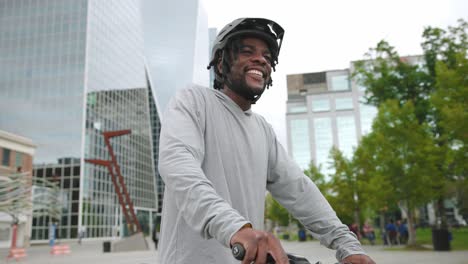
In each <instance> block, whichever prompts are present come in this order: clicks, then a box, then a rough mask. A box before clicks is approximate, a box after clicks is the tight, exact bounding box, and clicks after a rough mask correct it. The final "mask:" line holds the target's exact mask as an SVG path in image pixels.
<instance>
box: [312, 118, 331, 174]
mask: <svg viewBox="0 0 468 264" xmlns="http://www.w3.org/2000/svg"><path fill="white" fill-rule="evenodd" d="M314 132H315V142H314V143H315V161H316V164H317V166H320V165H321V171H322V173H324V174H326V175H329V174H330V173H332V171H331V170H330V168H329V164H328V162H329V158H328V157H329V154H330V149H331V148H332V147H333V131H332V126H331V118H329V117H324V118H316V119H315V120H314Z"/></svg>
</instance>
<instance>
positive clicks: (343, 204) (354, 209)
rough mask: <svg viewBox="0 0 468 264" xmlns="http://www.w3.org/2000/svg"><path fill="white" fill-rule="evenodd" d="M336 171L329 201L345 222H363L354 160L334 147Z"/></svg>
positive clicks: (332, 153)
mask: <svg viewBox="0 0 468 264" xmlns="http://www.w3.org/2000/svg"><path fill="white" fill-rule="evenodd" d="M330 156H331V158H332V162H333V164H332V166H333V167H334V168H335V173H334V174H332V175H331V181H330V193H331V194H330V197H329V199H328V200H329V201H330V204H331V205H332V207H333V209H334V210H335V211H336V214H337V215H338V217H339V218H340V219H341V220H342V221H343V222H345V223H348V224H351V223H356V224H358V225H360V223H361V206H362V201H361V196H360V195H361V194H362V191H363V190H361V188H360V183H359V178H358V174H357V173H356V171H355V167H354V164H353V161H352V160H349V159H347V158H346V157H345V156H344V155H343V153H342V152H341V151H340V150H339V149H337V148H335V147H333V148H332V149H331V150H330Z"/></svg>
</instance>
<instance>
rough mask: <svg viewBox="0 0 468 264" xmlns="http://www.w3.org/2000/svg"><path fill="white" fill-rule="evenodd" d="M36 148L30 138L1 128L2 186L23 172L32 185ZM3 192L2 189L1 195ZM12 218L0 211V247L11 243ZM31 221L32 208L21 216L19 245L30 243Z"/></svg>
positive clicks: (5, 246) (0, 169)
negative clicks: (16, 174)
mask: <svg viewBox="0 0 468 264" xmlns="http://www.w3.org/2000/svg"><path fill="white" fill-rule="evenodd" d="M35 150H36V146H35V145H34V144H33V143H32V141H31V140H30V139H28V138H25V137H21V136H19V135H15V134H11V133H8V132H6V131H2V130H0V186H2V183H3V186H5V185H6V184H7V183H8V182H10V181H12V179H11V176H12V175H13V174H15V173H17V172H22V173H25V174H26V175H25V177H26V179H25V182H26V184H29V187H31V184H32V164H33V157H34V152H35ZM5 182H6V184H5ZM29 189H30V188H29ZM1 194H2V193H1V191H0V197H1ZM29 197H31V194H29ZM1 202H6V201H5V200H4V199H2V200H0V203H1ZM0 205H1V204H0ZM0 208H1V207H0ZM0 210H1V209H0ZM12 220H13V219H12V217H11V216H10V215H9V214H7V213H5V212H1V211H0V248H8V247H9V246H10V244H11V238H12V229H11V223H12ZM31 222H32V209H31V211H30V212H26V213H25V214H23V215H20V216H19V223H18V233H17V246H19V247H24V246H28V245H29V239H30V235H31Z"/></svg>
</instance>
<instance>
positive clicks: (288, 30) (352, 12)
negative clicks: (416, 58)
mask: <svg viewBox="0 0 468 264" xmlns="http://www.w3.org/2000/svg"><path fill="white" fill-rule="evenodd" d="M201 1H202V4H203V6H204V8H205V10H206V12H207V15H208V26H209V27H215V28H217V29H218V30H220V29H221V28H222V27H224V25H226V24H227V23H229V22H231V21H233V20H234V19H236V18H239V17H262V18H268V19H271V20H274V21H275V22H277V23H278V24H280V25H281V26H282V27H283V28H284V29H285V35H284V40H283V46H282V47H281V51H280V56H279V64H278V65H277V67H276V72H274V73H273V75H272V78H273V86H272V87H270V89H269V90H267V91H265V93H264V94H263V95H262V98H260V100H259V101H258V102H257V104H256V105H254V107H253V110H254V112H257V113H259V114H261V115H263V116H264V117H265V118H266V119H267V121H268V122H269V123H270V124H271V125H272V126H273V128H274V130H275V132H276V134H277V137H278V139H279V141H280V142H281V143H282V144H283V146H284V147H285V148H286V147H287V140H286V116H285V115H286V100H287V86H286V75H288V74H298V73H310V72H320V71H327V70H337V69H346V68H349V65H350V62H351V61H355V60H359V59H363V58H364V54H365V53H366V52H367V51H368V50H369V48H372V47H375V46H376V44H377V43H378V42H379V41H380V40H382V39H384V40H386V41H388V42H389V43H390V44H391V45H392V46H394V47H395V49H396V51H397V52H398V53H399V54H400V55H401V56H405V55H417V54H421V53H422V49H421V46H420V44H421V41H422V37H421V36H422V33H423V30H424V28H425V27H427V26H431V27H440V28H447V27H448V26H450V25H452V26H454V25H456V23H457V20H458V19H460V18H463V19H465V20H468V1H467V0H424V1H423V0H392V1H388V0H353V1H349V0H348V1H346V0H322V1H316V0H230V1H227V0H201Z"/></svg>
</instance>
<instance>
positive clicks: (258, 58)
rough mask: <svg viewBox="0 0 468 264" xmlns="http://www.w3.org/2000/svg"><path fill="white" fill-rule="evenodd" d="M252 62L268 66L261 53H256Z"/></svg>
mask: <svg viewBox="0 0 468 264" xmlns="http://www.w3.org/2000/svg"><path fill="white" fill-rule="evenodd" d="M252 60H253V61H256V62H259V63H261V64H262V65H263V64H268V60H267V59H266V58H265V56H263V54H261V53H254V54H253V56H252Z"/></svg>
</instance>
